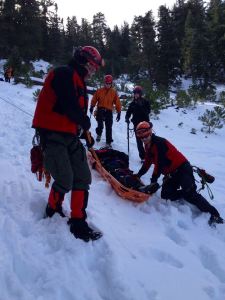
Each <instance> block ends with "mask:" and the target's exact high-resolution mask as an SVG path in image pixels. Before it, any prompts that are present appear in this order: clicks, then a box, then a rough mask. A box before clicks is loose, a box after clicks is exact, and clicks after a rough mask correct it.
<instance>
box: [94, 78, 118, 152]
mask: <svg viewBox="0 0 225 300" xmlns="http://www.w3.org/2000/svg"><path fill="white" fill-rule="evenodd" d="M104 84H105V86H104V87H102V88H100V89H98V90H97V91H96V92H95V94H94V96H93V98H92V100H91V106H90V113H91V114H92V113H93V110H94V107H95V105H96V104H97V107H98V108H97V115H96V120H97V123H98V126H97V128H96V133H97V138H96V141H97V142H99V141H100V140H101V136H102V131H103V128H104V123H105V133H106V145H107V146H108V147H111V143H112V142H113V139H112V125H113V112H112V111H113V107H114V106H115V107H116V111H117V117H116V121H117V122H119V120H120V114H121V103H120V99H119V96H118V94H117V92H116V90H115V89H114V88H113V86H112V84H113V78H112V75H105V78H104Z"/></svg>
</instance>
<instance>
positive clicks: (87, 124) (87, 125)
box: [80, 116, 91, 131]
mask: <svg viewBox="0 0 225 300" xmlns="http://www.w3.org/2000/svg"><path fill="white" fill-rule="evenodd" d="M80 125H81V127H82V128H83V130H84V131H87V130H89V129H90V127H91V122H90V118H89V117H88V116H85V118H84V121H83V122H82V124H80Z"/></svg>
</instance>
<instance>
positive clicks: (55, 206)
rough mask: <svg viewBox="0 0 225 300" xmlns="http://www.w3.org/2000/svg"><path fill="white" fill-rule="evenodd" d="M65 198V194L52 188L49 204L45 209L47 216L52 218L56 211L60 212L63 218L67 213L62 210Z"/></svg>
mask: <svg viewBox="0 0 225 300" xmlns="http://www.w3.org/2000/svg"><path fill="white" fill-rule="evenodd" d="M63 200H64V194H62V193H59V192H56V191H54V189H53V188H51V191H50V194H49V198H48V204H47V206H46V209H45V217H48V218H51V217H53V215H54V214H55V213H58V214H59V215H60V216H61V217H62V218H64V217H65V214H64V213H63V210H62V203H63Z"/></svg>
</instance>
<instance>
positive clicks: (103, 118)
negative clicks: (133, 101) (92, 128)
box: [96, 108, 113, 144]
mask: <svg viewBox="0 0 225 300" xmlns="http://www.w3.org/2000/svg"><path fill="white" fill-rule="evenodd" d="M96 120H97V123H98V126H97V128H96V133H97V135H102V131H103V128H104V123H105V133H106V143H107V144H110V143H112V142H113V139H112V125H113V114H112V111H111V110H108V109H105V108H98V111H97V115H96Z"/></svg>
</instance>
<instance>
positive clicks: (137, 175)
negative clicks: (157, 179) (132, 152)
mask: <svg viewBox="0 0 225 300" xmlns="http://www.w3.org/2000/svg"><path fill="white" fill-rule="evenodd" d="M133 175H134V176H135V177H137V178H139V179H140V178H141V176H140V175H139V174H138V173H134V174H133Z"/></svg>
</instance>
